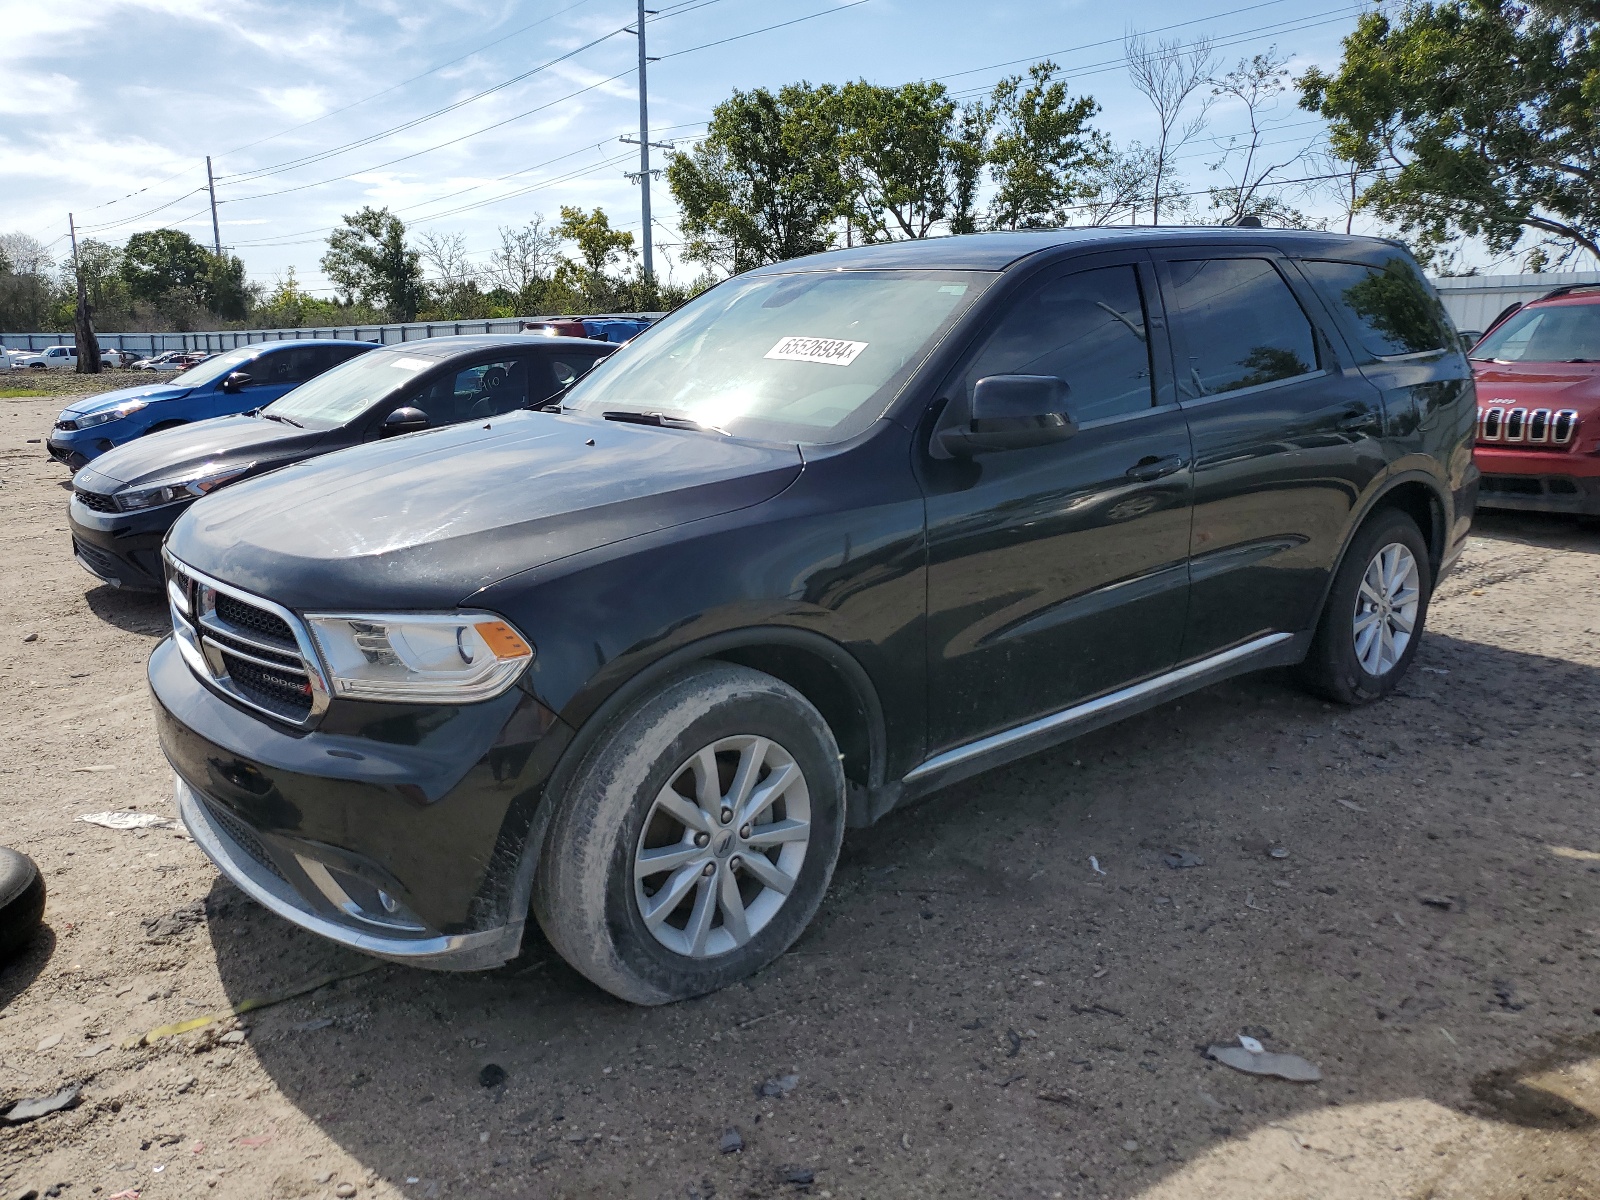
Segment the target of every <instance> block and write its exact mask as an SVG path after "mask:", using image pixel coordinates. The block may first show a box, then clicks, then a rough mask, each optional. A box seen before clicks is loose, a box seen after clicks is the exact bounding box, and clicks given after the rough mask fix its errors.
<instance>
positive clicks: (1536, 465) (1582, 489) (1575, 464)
mask: <svg viewBox="0 0 1600 1200" xmlns="http://www.w3.org/2000/svg"><path fill="white" fill-rule="evenodd" d="M1473 458H1474V460H1475V461H1476V462H1477V464H1478V469H1479V470H1480V471H1482V472H1483V479H1482V481H1481V483H1480V484H1479V487H1478V506H1479V507H1480V508H1505V509H1514V510H1517V511H1521V512H1546V513H1571V514H1573V515H1576V516H1590V517H1596V516H1600V457H1596V456H1594V455H1590V454H1575V453H1571V452H1548V453H1540V452H1536V451H1527V450H1504V449H1489V448H1488V447H1485V446H1479V447H1478V448H1477V449H1476V450H1475V451H1474V453H1473Z"/></svg>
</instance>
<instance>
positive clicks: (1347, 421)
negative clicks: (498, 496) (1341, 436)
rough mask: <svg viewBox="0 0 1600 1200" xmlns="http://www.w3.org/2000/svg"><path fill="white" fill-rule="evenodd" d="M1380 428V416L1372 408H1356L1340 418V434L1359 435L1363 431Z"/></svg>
mask: <svg viewBox="0 0 1600 1200" xmlns="http://www.w3.org/2000/svg"><path fill="white" fill-rule="evenodd" d="M1377 427H1378V414H1377V412H1376V411H1375V410H1374V409H1370V408H1354V409H1351V410H1350V411H1349V412H1347V413H1345V415H1344V416H1342V417H1340V418H1339V422H1338V430H1339V432H1340V433H1357V432H1359V431H1360V430H1363V429H1376V428H1377Z"/></svg>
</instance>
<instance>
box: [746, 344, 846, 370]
mask: <svg viewBox="0 0 1600 1200" xmlns="http://www.w3.org/2000/svg"><path fill="white" fill-rule="evenodd" d="M866 348H867V343H866V342H847V341H844V340H842V339H840V338H819V337H786V338H779V339H778V344H777V345H776V346H774V347H773V348H772V349H771V350H768V351H767V352H766V353H765V354H763V355H762V356H761V357H762V358H781V359H783V360H784V361H785V362H812V363H828V364H829V365H831V366H835V367H848V366H849V365H850V364H851V363H853V362H855V360H856V355H858V354H860V353H861V352H862V351H863V350H865V349H866Z"/></svg>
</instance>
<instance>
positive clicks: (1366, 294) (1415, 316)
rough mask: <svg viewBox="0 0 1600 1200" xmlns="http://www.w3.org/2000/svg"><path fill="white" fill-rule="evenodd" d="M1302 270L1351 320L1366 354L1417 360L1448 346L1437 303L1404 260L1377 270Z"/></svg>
mask: <svg viewBox="0 0 1600 1200" xmlns="http://www.w3.org/2000/svg"><path fill="white" fill-rule="evenodd" d="M1300 265H1301V266H1302V267H1303V268H1305V271H1306V274H1308V275H1310V276H1311V278H1312V280H1313V281H1314V282H1315V283H1316V284H1317V286H1318V287H1319V288H1320V289H1321V290H1322V294H1323V296H1324V297H1326V298H1327V299H1328V300H1330V301H1332V302H1333V304H1334V305H1335V306H1337V307H1338V308H1339V309H1340V310H1341V311H1342V312H1343V313H1344V314H1345V316H1347V317H1348V318H1349V319H1350V322H1351V324H1352V325H1353V326H1354V327H1355V329H1356V331H1357V333H1358V334H1359V335H1360V338H1361V344H1362V345H1363V346H1365V347H1366V348H1367V350H1368V351H1369V352H1371V353H1373V354H1377V355H1388V354H1420V353H1422V352H1424V351H1427V350H1442V349H1444V347H1446V346H1447V345H1449V344H1450V327H1449V325H1448V324H1447V322H1446V321H1445V318H1444V313H1443V310H1442V309H1441V308H1440V305H1439V302H1438V300H1436V299H1435V298H1434V296H1433V294H1432V293H1431V292H1430V291H1429V290H1428V287H1427V285H1426V284H1424V283H1423V282H1422V279H1421V278H1420V277H1419V276H1418V275H1417V272H1416V268H1415V267H1413V266H1412V265H1411V264H1410V263H1409V262H1407V261H1406V260H1405V259H1403V258H1399V257H1396V258H1391V259H1390V260H1389V261H1388V262H1386V263H1385V264H1384V265H1383V266H1382V267H1381V268H1380V267H1372V266H1366V265H1364V264H1362V263H1347V262H1322V261H1317V260H1307V261H1305V262H1303V263H1301V264H1300Z"/></svg>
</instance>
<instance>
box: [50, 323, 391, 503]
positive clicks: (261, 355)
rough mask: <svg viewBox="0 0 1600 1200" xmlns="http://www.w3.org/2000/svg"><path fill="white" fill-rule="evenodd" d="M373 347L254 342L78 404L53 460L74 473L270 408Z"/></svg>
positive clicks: (57, 432) (55, 434)
mask: <svg viewBox="0 0 1600 1200" xmlns="http://www.w3.org/2000/svg"><path fill="white" fill-rule="evenodd" d="M376 348H377V343H376V342H344V341H337V342H336V341H332V340H329V339H319V340H314V341H293V342H257V343H255V344H254V345H250V346H240V347H238V348H237V349H235V350H229V351H226V352H225V353H223V354H218V355H215V356H213V357H211V358H208V359H206V360H205V362H203V363H200V364H199V365H198V366H194V367H191V368H189V370H187V371H185V372H184V373H183V374H181V375H176V376H174V377H173V378H171V379H166V380H162V381H161V382H160V383H152V384H146V385H143V386H141V387H131V388H121V389H119V390H118V391H115V392H104V393H102V394H100V395H98V396H88V397H85V398H84V399H82V400H77V401H74V402H73V403H72V404H71V405H69V406H68V407H67V408H64V409H62V410H61V415H60V416H59V417H57V418H56V423H55V428H53V429H52V430H51V431H50V437H49V440H48V443H47V444H48V446H49V449H50V457H52V458H54V459H56V460H57V461H58V462H62V463H65V464H66V465H67V466H69V467H71V468H72V469H73V470H74V471H76V470H78V469H79V468H81V467H82V466H84V465H85V464H86V463H88V462H89V461H90V460H91V459H94V458H97V457H98V456H100V455H102V454H104V453H105V452H106V451H107V450H110V449H111V448H112V447H114V446H120V445H122V444H123V443H124V442H131V441H132V440H133V439H134V438H137V437H143V436H144V435H145V434H147V433H155V432H157V431H158V430H162V429H171V428H173V427H174V426H177V425H187V424H188V423H189V422H191V421H204V420H206V419H207V418H209V417H226V416H232V415H234V414H235V413H242V412H250V411H252V410H253V409H257V408H262V407H264V406H266V405H268V404H271V403H272V402H273V401H274V400H276V399H278V398H279V397H280V396H282V395H284V393H286V392H290V391H293V390H294V389H295V388H297V387H299V386H300V385H301V384H302V383H304V382H305V381H306V380H308V379H314V378H315V377H316V376H318V375H321V374H322V373H323V372H324V371H326V370H328V369H329V368H330V367H336V366H338V365H339V364H340V363H342V362H346V361H348V360H349V359H352V358H354V357H355V356H356V355H358V354H365V353H366V352H367V351H368V350H374V349H376Z"/></svg>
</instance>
